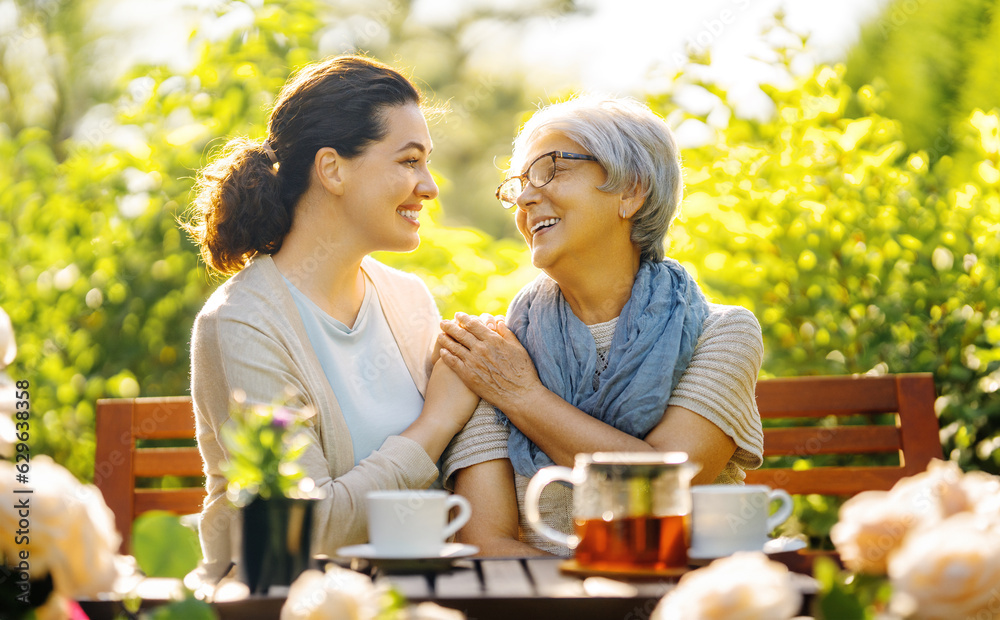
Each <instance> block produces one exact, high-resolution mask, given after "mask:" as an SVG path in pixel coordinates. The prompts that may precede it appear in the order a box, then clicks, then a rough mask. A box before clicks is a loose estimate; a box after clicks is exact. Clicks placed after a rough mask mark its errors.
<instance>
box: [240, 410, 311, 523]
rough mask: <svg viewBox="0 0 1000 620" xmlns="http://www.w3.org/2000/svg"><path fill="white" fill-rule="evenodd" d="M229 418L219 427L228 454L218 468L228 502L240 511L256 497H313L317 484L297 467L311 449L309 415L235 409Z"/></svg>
mask: <svg viewBox="0 0 1000 620" xmlns="http://www.w3.org/2000/svg"><path fill="white" fill-rule="evenodd" d="M230 417H231V422H229V423H227V424H226V425H225V426H223V428H222V443H223V444H224V445H225V447H226V450H227V451H228V452H229V460H228V461H227V462H226V463H225V464H224V465H223V468H222V469H223V473H225V475H226V480H228V483H229V484H228V487H227V490H226V491H227V495H228V497H229V500H230V501H231V502H233V503H234V504H235V505H237V506H240V507H243V506H246V505H247V504H249V503H250V502H251V501H253V500H254V499H255V498H258V497H259V498H261V499H265V500H267V499H271V498H277V497H291V498H301V499H309V498H312V497H314V496H315V489H316V485H315V483H314V482H313V480H312V479H311V478H309V477H307V476H305V473H304V472H303V470H302V467H301V466H300V465H299V463H298V461H299V459H300V458H301V457H302V455H303V454H304V453H305V451H306V448H307V447H308V445H309V439H308V437H307V436H306V433H305V429H306V427H307V424H308V419H309V417H310V414H309V412H306V413H305V414H303V413H302V412H298V411H294V410H292V409H288V408H285V407H279V406H265V405H249V406H248V405H244V404H238V405H237V406H236V407H234V408H233V410H232V412H231V414H230Z"/></svg>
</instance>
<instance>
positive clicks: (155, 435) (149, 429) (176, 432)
mask: <svg viewBox="0 0 1000 620" xmlns="http://www.w3.org/2000/svg"><path fill="white" fill-rule="evenodd" d="M132 424H133V428H134V429H135V436H136V438H137V439H191V438H194V429H195V424H194V406H193V405H192V403H191V398H190V397H187V396H179V397H171V398H136V399H135V404H134V411H133V414H132Z"/></svg>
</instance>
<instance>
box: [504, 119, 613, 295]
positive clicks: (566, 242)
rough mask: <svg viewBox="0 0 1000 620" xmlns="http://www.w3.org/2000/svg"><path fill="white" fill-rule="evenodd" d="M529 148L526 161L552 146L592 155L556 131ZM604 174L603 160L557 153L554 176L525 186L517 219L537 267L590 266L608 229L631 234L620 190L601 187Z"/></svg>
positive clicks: (554, 268)
mask: <svg viewBox="0 0 1000 620" xmlns="http://www.w3.org/2000/svg"><path fill="white" fill-rule="evenodd" d="M525 148H526V150H525V157H524V158H523V160H522V161H524V162H527V164H528V165H530V164H531V162H533V161H535V159H537V158H538V157H539V156H541V155H544V154H546V153H549V152H551V151H566V152H569V153H579V154H581V155H590V153H589V152H588V151H587V150H586V149H584V148H583V147H582V146H580V145H579V144H578V143H576V142H574V141H573V140H571V139H569V138H567V137H566V136H564V135H563V134H561V133H559V132H554V131H550V132H544V133H541V134H540V135H538V136H536V137H534V138H533V139H532V140H531V141H530V142H528V144H527V145H526V147H525ZM516 172H524V170H518V171H516ZM605 180H606V174H605V172H604V168H602V167H601V165H600V164H599V163H598V162H594V161H586V160H573V159H563V158H557V159H556V160H555V176H554V177H553V179H552V180H551V181H550V182H549V183H548V184H546V185H545V186H543V187H535V186H533V185H531V184H527V185H526V186H525V188H524V190H523V191H522V192H521V194H520V195H519V196H518V197H517V213H516V214H515V220H516V222H517V229H518V231H520V233H521V236H523V237H524V240H525V242H526V243H527V244H528V247H529V248H530V249H531V263H532V264H533V265H534V266H535V267H538V268H539V269H544V270H545V271H546V272H550V271H551V270H554V271H555V272H560V271H562V270H564V269H573V270H575V269H586V268H587V266H588V265H589V264H590V262H591V261H593V260H600V258H601V256H602V248H604V247H605V246H606V245H607V243H608V241H609V235H613V234H617V231H624V234H625V235H626V238H627V235H628V230H627V226H625V227H623V220H622V219H621V218H620V217H619V213H618V208H619V205H620V204H621V195H620V194H610V193H607V192H603V191H601V190H599V189H597V188H598V187H601V186H602V185H604V182H605ZM550 275H552V274H551V273H550ZM553 277H554V276H553ZM556 279H557V280H558V278H556Z"/></svg>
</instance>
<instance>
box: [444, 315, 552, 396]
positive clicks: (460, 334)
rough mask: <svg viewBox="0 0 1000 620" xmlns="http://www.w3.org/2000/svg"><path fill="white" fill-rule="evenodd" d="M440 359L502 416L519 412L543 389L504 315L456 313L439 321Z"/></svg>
mask: <svg viewBox="0 0 1000 620" xmlns="http://www.w3.org/2000/svg"><path fill="white" fill-rule="evenodd" d="M438 346H439V347H440V348H441V360H442V361H443V362H444V363H445V364H447V365H448V367H449V368H451V369H452V370H453V371H455V374H457V375H458V376H459V378H461V379H462V381H463V382H464V383H465V385H466V386H468V388H469V389H471V390H472V391H473V392H475V393H476V394H478V395H479V397H480V398H482V399H484V400H486V401H487V402H489V403H491V404H493V405H496V406H497V407H499V408H500V409H501V410H503V411H504V412H505V413H506V412H507V411H508V410H510V411H515V410H520V409H522V407H523V406H524V405H526V404H527V403H528V402H530V399H531V394H532V393H533V392H534V391H535V390H538V389H544V387H543V386H542V383H541V381H540V380H539V378H538V372H537V371H536V370H535V365H534V363H533V362H532V361H531V357H530V356H529V355H528V352H527V351H526V350H525V348H524V347H523V346H521V343H520V341H518V339H517V337H516V336H515V335H514V333H513V332H512V331H510V329H508V328H507V324H506V323H505V321H504V317H503V316H492V315H489V314H484V315H480V316H478V317H477V316H472V315H468V314H464V313H461V312H459V313H456V314H455V318H454V319H451V320H444V321H441V334H440V335H439V336H438Z"/></svg>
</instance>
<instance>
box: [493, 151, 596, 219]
mask: <svg viewBox="0 0 1000 620" xmlns="http://www.w3.org/2000/svg"><path fill="white" fill-rule="evenodd" d="M556 159H583V160H586V161H597V158H596V157H594V156H593V155H581V154H580V153H566V152H564V151H551V152H549V153H546V154H544V155H539V156H538V157H536V158H535V161H533V162H531V165H530V166H528V171H527V172H525V173H524V174H522V175H519V176H516V177H508V178H506V179H504V182H503V183H501V184H500V187H498V188H497V194H496V196H497V200H499V201H500V206H502V207H503V208H504V209H513V208H514V207H515V206H516V205H517V197H518V196H520V195H521V192H522V191H524V187H525V185H527V184H528V183H530V184H531V185H532V187H545V186H546V185H548V184H549V182H550V181H551V180H552V179H554V178H555V176H556Z"/></svg>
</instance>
